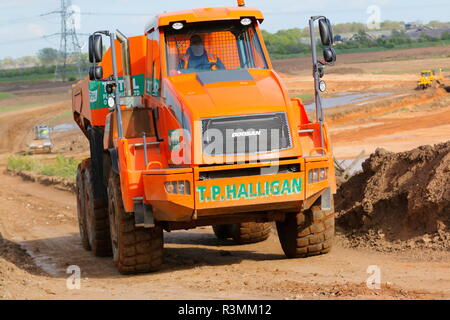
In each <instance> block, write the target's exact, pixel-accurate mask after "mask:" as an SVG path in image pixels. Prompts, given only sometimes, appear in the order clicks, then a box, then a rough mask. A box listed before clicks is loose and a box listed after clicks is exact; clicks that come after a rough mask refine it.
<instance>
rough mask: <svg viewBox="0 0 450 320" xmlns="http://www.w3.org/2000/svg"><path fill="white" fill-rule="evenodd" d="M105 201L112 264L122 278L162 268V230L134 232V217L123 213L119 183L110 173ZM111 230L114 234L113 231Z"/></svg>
mask: <svg viewBox="0 0 450 320" xmlns="http://www.w3.org/2000/svg"><path fill="white" fill-rule="evenodd" d="M108 201H109V205H108V207H109V219H110V226H111V235H112V236H114V234H115V233H116V235H117V239H116V240H115V239H114V238H113V237H112V238H111V240H112V247H113V253H114V254H113V256H114V263H115V265H116V267H117V270H118V271H119V272H120V273H122V274H137V273H148V272H154V271H157V270H159V269H160V268H161V266H162V264H163V246H164V235H163V229H162V228H161V227H159V226H156V227H154V228H151V229H148V228H138V227H136V226H135V221H134V216H133V215H131V214H129V213H127V212H125V210H124V207H123V202H122V193H121V191H120V179H119V177H118V175H117V174H115V173H114V172H113V171H111V173H110V176H109V180H108ZM113 228H115V230H113Z"/></svg>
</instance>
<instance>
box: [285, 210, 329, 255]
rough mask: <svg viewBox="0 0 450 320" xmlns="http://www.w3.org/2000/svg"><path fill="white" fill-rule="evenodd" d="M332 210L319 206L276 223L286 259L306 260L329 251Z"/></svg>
mask: <svg viewBox="0 0 450 320" xmlns="http://www.w3.org/2000/svg"><path fill="white" fill-rule="evenodd" d="M334 220H335V216H334V210H331V211H328V212H327V211H322V210H321V207H320V206H313V207H312V208H311V209H309V210H306V211H304V212H300V213H297V214H288V215H286V219H285V220H284V221H283V222H277V231H278V237H279V239H280V243H281V246H282V248H283V251H284V253H285V254H286V256H287V257H288V258H307V257H311V256H316V255H320V254H326V253H328V252H330V251H331V248H332V246H333V238H334V230H335V221H334Z"/></svg>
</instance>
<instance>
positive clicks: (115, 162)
mask: <svg viewBox="0 0 450 320" xmlns="http://www.w3.org/2000/svg"><path fill="white" fill-rule="evenodd" d="M108 154H109V158H110V159H111V170H112V171H113V172H114V173H116V174H119V156H118V154H117V149H116V148H111V149H108Z"/></svg>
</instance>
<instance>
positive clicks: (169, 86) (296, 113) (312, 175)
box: [73, 7, 336, 225]
mask: <svg viewBox="0 0 450 320" xmlns="http://www.w3.org/2000/svg"><path fill="white" fill-rule="evenodd" d="M243 18H249V19H250V20H251V24H250V25H247V26H243V25H242V24H241V21H242V19H243ZM263 20H264V17H263V15H262V13H261V12H260V11H259V10H256V9H249V8H245V7H240V8H210V9H196V10H187V11H180V12H175V13H165V14H161V15H159V16H157V17H156V18H155V19H152V20H151V21H150V22H149V24H148V25H147V26H146V28H145V35H143V36H138V37H132V38H129V46H130V62H131V73H132V74H131V75H132V88H133V96H134V97H133V106H132V107H130V105H128V106H127V105H125V103H124V105H122V106H121V120H122V126H123V132H124V137H119V134H118V127H117V126H118V124H117V112H116V111H114V109H112V108H109V107H108V98H109V97H110V96H112V93H108V92H107V84H108V78H110V77H111V76H112V75H113V68H112V65H113V62H114V61H112V54H111V49H109V50H108V51H107V52H106V54H105V55H104V57H103V61H102V63H101V64H100V65H101V66H102V67H103V77H104V78H103V79H102V80H99V81H90V80H89V79H86V80H83V81H81V82H79V83H78V84H76V85H75V86H74V87H73V111H74V119H75V121H76V122H77V123H78V125H79V127H80V129H81V130H82V131H83V132H84V133H85V134H86V136H87V137H88V138H89V139H90V141H91V153H93V152H94V153H95V152H96V153H97V154H100V153H101V154H102V157H104V158H107V159H109V160H108V161H111V162H112V164H111V165H110V166H111V167H112V168H113V169H114V168H115V170H117V171H118V173H119V175H120V181H121V192H122V200H123V205H124V208H125V211H126V212H130V213H135V212H137V211H138V209H137V208H138V207H140V206H141V205H142V204H144V205H146V206H148V207H150V208H151V210H152V214H153V216H154V219H155V220H156V221H166V222H192V221H199V223H198V225H200V224H201V222H200V221H201V220H202V219H203V220H204V219H214V217H218V218H219V217H220V218H223V217H229V216H233V215H236V217H238V215H239V214H246V213H252V214H254V213H258V212H259V213H261V214H268V213H270V212H272V213H286V212H299V211H301V210H305V209H307V208H309V207H310V206H311V205H312V204H313V203H314V202H315V201H316V200H317V199H318V198H320V197H321V196H322V195H323V194H324V193H327V194H328V196H327V199H330V198H331V197H330V196H329V195H331V194H334V193H335V192H336V184H335V175H334V166H333V156H332V148H331V143H330V140H329V135H328V129H327V126H326V124H324V125H323V127H322V128H321V125H320V124H319V123H313V122H311V121H310V119H309V118H308V116H307V113H306V110H305V107H304V106H303V104H302V102H301V101H300V100H299V99H291V98H290V97H289V95H288V92H287V89H286V87H285V86H284V84H283V82H282V80H281V79H280V77H279V76H278V75H277V73H276V72H275V71H274V70H273V68H272V64H271V61H270V58H269V55H268V52H267V49H266V47H265V44H264V41H263V38H262V35H261V31H260V29H259V24H260V23H261V22H262V21H263ZM177 22H182V23H183V25H184V30H175V29H174V28H173V24H174V23H177ZM193 34H197V35H199V36H200V38H201V39H202V41H203V45H204V47H205V50H206V52H208V54H210V56H211V57H208V58H207V59H208V61H209V63H213V64H216V65H223V68H219V69H217V68H216V69H212V70H195V69H189V67H187V66H188V64H189V61H188V62H186V60H188V59H189V55H191V56H192V51H189V50H190V45H189V43H190V41H192V36H193ZM115 45H116V52H117V59H116V61H115V63H116V64H117V70H118V76H119V91H120V92H121V95H123V94H124V91H125V88H124V85H123V81H122V80H123V75H124V72H123V62H122V61H123V57H122V53H121V50H120V49H121V46H120V44H119V43H118V42H117V41H116V44H115ZM212 57H214V58H212ZM214 59H215V60H214ZM218 60H220V63H218V62H217V61H218ZM211 61H212V62H211ZM266 129H270V130H269V131H271V132H265V130H266ZM90 132H91V133H90ZM95 132H96V133H97V134H95ZM274 132H276V133H277V135H273V136H271V134H273V133H274ZM210 133H211V134H210ZM213 134H217V135H219V134H220V135H222V140H221V141H222V142H220V143H216V145H215V149H214V151H211V150H210V149H211V148H212V147H211V146H210V145H209V144H208V142H214V141H215V140H214V139H210V136H209V135H213ZM321 134H323V137H324V139H323V140H324V141H323V143H322V141H321V140H322V139H321ZM275 136H276V137H275ZM274 137H275V138H274ZM99 139H101V142H99ZM208 139H210V140H208ZM252 139H254V140H252ZM93 140H95V141H94V142H93ZM262 140H264V141H263V142H266V146H265V147H264V148H262V149H261V150H259V149H258V150H252V149H251V148H252V146H251V145H252V141H257V142H256V144H257V145H258V144H260V143H261V141H262ZM215 142H217V141H215ZM93 144H95V145H96V146H97V147H92V145H93ZM262 144H264V143H262ZM228 145H232V146H233V148H234V149H233V148H232V149H233V150H231V151H230V152H228V149H227V146H228ZM99 163H100V162H99ZM102 163H104V160H102ZM103 169H104V168H103ZM104 171H106V169H105V170H104ZM104 171H103V172H102V174H103V175H104V177H103V178H102V179H101V180H103V182H104V181H106V174H105V172H104ZM99 185H101V183H99ZM210 221H211V220H210Z"/></svg>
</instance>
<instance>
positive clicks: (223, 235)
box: [213, 224, 233, 240]
mask: <svg viewBox="0 0 450 320" xmlns="http://www.w3.org/2000/svg"><path fill="white" fill-rule="evenodd" d="M231 226H232V225H231V224H221V225H218V226H213V231H214V234H215V235H216V237H217V239H220V240H227V239H229V238H232V237H233V236H232V234H231Z"/></svg>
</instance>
